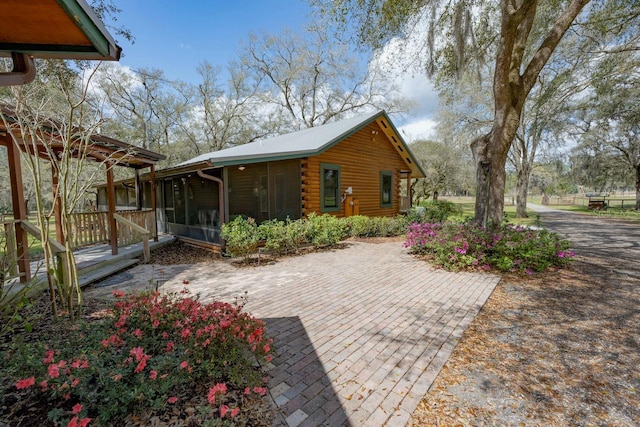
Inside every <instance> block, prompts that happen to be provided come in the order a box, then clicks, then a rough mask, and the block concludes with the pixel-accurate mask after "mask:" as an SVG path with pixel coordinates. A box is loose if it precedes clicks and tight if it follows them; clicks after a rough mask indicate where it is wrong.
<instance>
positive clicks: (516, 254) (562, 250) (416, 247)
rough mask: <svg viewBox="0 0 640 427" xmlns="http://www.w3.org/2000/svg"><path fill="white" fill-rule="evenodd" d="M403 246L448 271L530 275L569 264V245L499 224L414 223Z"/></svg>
mask: <svg viewBox="0 0 640 427" xmlns="http://www.w3.org/2000/svg"><path fill="white" fill-rule="evenodd" d="M405 246H406V247H409V248H410V249H411V251H412V252H414V253H417V254H423V255H427V256H428V257H429V258H430V259H431V260H432V262H433V263H434V264H435V265H437V266H439V267H443V268H446V269H450V270H461V269H466V268H477V269H483V270H491V269H497V270H500V271H522V272H526V273H527V274H530V273H531V272H533V271H543V270H545V269H547V268H549V267H552V266H561V265H565V264H566V263H567V262H569V261H570V260H571V259H572V258H573V256H574V253H573V252H572V251H570V250H569V242H568V241H566V240H563V239H561V238H560V237H559V236H558V235H557V234H555V233H552V232H549V231H546V230H532V229H529V228H525V227H518V226H512V225H502V226H500V227H497V228H495V229H484V228H481V227H478V226H476V225H474V224H472V223H461V224H457V223H434V224H432V223H425V224H419V223H414V224H412V225H410V226H409V227H408V228H407V240H406V242H405Z"/></svg>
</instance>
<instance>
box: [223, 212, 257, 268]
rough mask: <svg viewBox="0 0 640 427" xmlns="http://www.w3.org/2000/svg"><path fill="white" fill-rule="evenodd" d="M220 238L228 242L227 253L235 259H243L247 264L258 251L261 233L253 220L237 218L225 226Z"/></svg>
mask: <svg viewBox="0 0 640 427" xmlns="http://www.w3.org/2000/svg"><path fill="white" fill-rule="evenodd" d="M220 236H221V237H222V238H223V239H224V240H225V241H226V250H227V252H228V253H229V254H230V255H231V256H234V257H237V256H241V257H243V258H244V261H245V262H246V263H248V262H249V259H250V257H251V255H252V254H254V253H256V251H257V250H258V244H259V242H260V233H259V232H258V226H257V225H256V221H255V220H254V219H253V218H248V219H244V218H242V217H237V218H236V219H234V220H233V221H231V222H228V223H226V224H223V225H222V231H221V233H220Z"/></svg>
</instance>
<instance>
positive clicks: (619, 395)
mask: <svg viewBox="0 0 640 427" xmlns="http://www.w3.org/2000/svg"><path fill="white" fill-rule="evenodd" d="M602 264H603V262H602V260H598V259H597V258H581V259H578V260H577V262H576V263H575V264H574V265H573V266H572V268H570V269H565V270H560V271H551V272H545V273H542V274H538V275H534V276H532V277H521V276H515V275H505V276H504V277H503V279H502V281H501V283H500V284H499V285H498V286H497V287H496V289H495V291H494V293H493V294H492V296H491V297H490V298H489V300H488V302H487V303H486V305H485V306H484V307H483V309H482V310H481V311H480V313H479V314H478V316H477V317H476V318H475V320H474V321H473V322H472V324H471V325H470V326H469V328H468V329H467V331H466V332H465V333H464V335H463V337H462V339H461V340H460V342H459V343H458V345H457V347H456V349H455V351H454V353H453V354H452V356H451V358H450V359H449V361H448V362H447V363H446V365H445V366H444V368H443V369H442V371H441V372H440V374H439V375H438V377H437V379H436V381H435V382H434V384H433V386H432V387H431V390H430V391H429V393H428V394H427V395H426V396H425V397H424V399H423V400H422V402H421V403H420V405H419V406H418V408H417V410H416V411H415V412H414V414H413V417H412V420H411V422H410V424H409V425H411V426H430V425H433V426H443V425H447V426H457V425H460V426H485V425H486V426H489V425H516V426H517V425H522V426H529V425H545V426H548V425H552V426H556V425H557V426H568V425H607V426H616V425H620V426H632V425H634V426H637V425H640V369H639V368H638V366H640V339H639V337H638V326H639V325H640V296H639V295H640V293H639V290H640V278H639V277H633V276H631V275H629V274H625V273H619V272H618V271H617V270H616V268H615V265H602Z"/></svg>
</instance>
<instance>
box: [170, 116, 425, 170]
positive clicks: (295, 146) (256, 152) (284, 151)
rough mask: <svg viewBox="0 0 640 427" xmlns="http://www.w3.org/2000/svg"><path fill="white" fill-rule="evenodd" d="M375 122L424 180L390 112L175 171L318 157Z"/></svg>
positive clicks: (220, 154)
mask: <svg viewBox="0 0 640 427" xmlns="http://www.w3.org/2000/svg"><path fill="white" fill-rule="evenodd" d="M374 121H378V122H379V123H381V124H382V125H381V127H382V128H383V131H384V133H385V134H386V135H387V137H388V138H389V139H390V141H389V142H390V143H392V144H393V145H394V148H396V150H397V151H398V153H399V154H400V155H401V157H402V158H403V159H404V160H405V162H406V163H407V167H408V169H410V170H411V171H412V175H413V176H415V177H424V171H423V170H422V168H421V167H420V165H419V163H418V162H417V161H416V159H415V157H414V156H413V154H412V153H411V150H409V147H408V146H407V144H406V143H405V142H404V140H403V139H402V137H401V136H400V133H399V132H398V131H397V129H396V128H395V126H394V125H393V123H391V120H389V117H388V116H387V113H386V112H384V111H382V110H380V111H376V112H374V113H369V114H365V115H361V116H356V117H352V118H350V119H345V120H341V121H338V122H333V123H328V124H325V125H322V126H316V127H312V128H307V129H303V130H300V131H297V132H293V133H288V134H285V135H280V136H276V137H274V138H271V139H267V140H264V141H256V142H251V143H248V144H244V145H239V146H236V147H231V148H227V149H224V150H220V151H213V152H210V153H205V154H201V155H199V156H197V157H194V158H193V159H190V160H187V161H185V162H182V163H180V164H178V165H176V166H175V168H185V167H187V166H190V165H196V164H202V163H203V162H207V163H209V164H211V165H212V166H214V167H221V166H232V165H239V164H249V163H260V162H267V161H275V160H286V159H296V158H302V157H308V156H315V155H318V154H321V153H322V152H324V151H326V150H328V149H329V148H331V147H333V146H334V145H335V144H337V143H339V142H340V141H342V140H344V139H345V138H347V137H349V136H350V135H352V134H354V133H356V132H358V131H359V130H360V129H362V128H364V127H365V126H367V125H369V124H370V123H372V122H374ZM387 124H388V125H389V126H387ZM172 169H173V168H172Z"/></svg>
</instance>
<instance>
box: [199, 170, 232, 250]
mask: <svg viewBox="0 0 640 427" xmlns="http://www.w3.org/2000/svg"><path fill="white" fill-rule="evenodd" d="M196 172H197V174H198V176H199V177H200V178H203V179H207V180H209V181H213V182H216V183H217V184H218V209H219V210H220V231H222V224H224V218H225V212H224V182H223V181H222V180H221V179H220V178H218V177H215V176H213V175H207V174H206V173H204V172H202V169H198V170H196ZM225 243H226V242H225V241H224V239H222V238H220V249H221V250H223V251H224V249H225V247H226V244H225Z"/></svg>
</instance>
